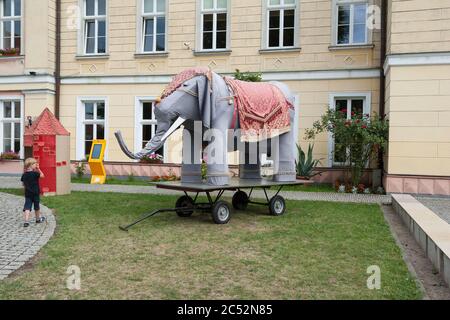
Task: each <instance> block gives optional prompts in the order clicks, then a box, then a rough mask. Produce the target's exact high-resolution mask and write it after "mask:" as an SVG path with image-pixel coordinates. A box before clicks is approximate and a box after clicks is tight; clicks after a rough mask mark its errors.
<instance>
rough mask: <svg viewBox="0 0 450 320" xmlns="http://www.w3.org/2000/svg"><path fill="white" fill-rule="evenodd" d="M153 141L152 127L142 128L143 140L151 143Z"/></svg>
mask: <svg viewBox="0 0 450 320" xmlns="http://www.w3.org/2000/svg"><path fill="white" fill-rule="evenodd" d="M151 139H152V126H151V125H143V126H142V140H144V141H149V140H151Z"/></svg>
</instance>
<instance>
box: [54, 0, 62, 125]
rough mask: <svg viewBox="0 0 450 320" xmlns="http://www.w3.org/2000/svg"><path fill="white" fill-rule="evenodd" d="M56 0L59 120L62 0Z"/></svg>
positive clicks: (56, 89) (56, 63) (57, 114)
mask: <svg viewBox="0 0 450 320" xmlns="http://www.w3.org/2000/svg"><path fill="white" fill-rule="evenodd" d="M55 1H56V37H55V38H56V48H55V117H56V119H58V120H59V109H60V101H61V99H60V97H61V0H55Z"/></svg>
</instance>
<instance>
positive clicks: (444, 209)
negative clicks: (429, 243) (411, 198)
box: [415, 196, 450, 223]
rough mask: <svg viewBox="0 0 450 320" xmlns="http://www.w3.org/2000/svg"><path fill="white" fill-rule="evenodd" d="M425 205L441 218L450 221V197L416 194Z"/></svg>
mask: <svg viewBox="0 0 450 320" xmlns="http://www.w3.org/2000/svg"><path fill="white" fill-rule="evenodd" d="M415 198H416V199H417V200H418V201H420V202H421V203H422V204H423V205H424V206H425V207H428V209H430V210H431V211H433V212H434V213H436V214H437V215H438V216H440V217H441V218H442V219H444V220H445V221H447V223H450V197H425V196H416V197H415Z"/></svg>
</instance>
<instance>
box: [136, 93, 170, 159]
mask: <svg viewBox="0 0 450 320" xmlns="http://www.w3.org/2000/svg"><path fill="white" fill-rule="evenodd" d="M156 99H158V97H157V96H139V97H136V98H135V102H134V115H135V118H134V152H135V153H137V152H139V151H141V150H142V141H143V137H142V125H152V137H153V136H154V135H155V133H156V132H155V125H157V124H158V121H157V120H156V118H155V109H154V108H152V119H151V120H144V119H142V117H143V112H142V104H143V103H145V102H155V101H156ZM167 140H169V139H167ZM167 140H166V142H164V151H163V162H166V159H167V156H168V141H167Z"/></svg>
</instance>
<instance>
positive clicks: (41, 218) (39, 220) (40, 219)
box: [36, 217, 45, 223]
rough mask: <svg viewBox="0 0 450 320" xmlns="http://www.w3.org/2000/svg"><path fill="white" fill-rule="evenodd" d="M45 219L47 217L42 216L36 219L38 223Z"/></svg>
mask: <svg viewBox="0 0 450 320" xmlns="http://www.w3.org/2000/svg"><path fill="white" fill-rule="evenodd" d="M44 221H45V217H40V218H39V219H38V220H36V223H41V222H44Z"/></svg>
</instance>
